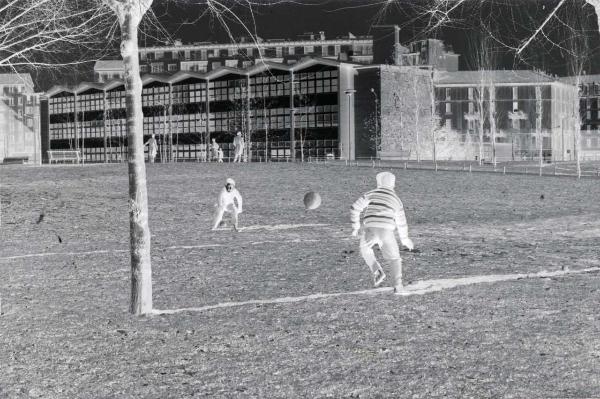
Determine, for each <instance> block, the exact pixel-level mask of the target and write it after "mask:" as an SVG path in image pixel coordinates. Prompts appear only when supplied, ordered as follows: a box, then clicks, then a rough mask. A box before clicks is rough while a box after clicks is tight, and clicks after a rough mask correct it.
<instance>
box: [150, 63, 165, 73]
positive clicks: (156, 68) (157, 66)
mask: <svg viewBox="0 0 600 399" xmlns="http://www.w3.org/2000/svg"><path fill="white" fill-rule="evenodd" d="M151 68H152V69H151V72H152V73H162V72H163V71H164V66H163V63H162V62H160V63H159V62H156V63H154V62H153V63H152V65H151Z"/></svg>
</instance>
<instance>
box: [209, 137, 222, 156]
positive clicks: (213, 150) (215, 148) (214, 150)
mask: <svg viewBox="0 0 600 399" xmlns="http://www.w3.org/2000/svg"><path fill="white" fill-rule="evenodd" d="M219 149H220V147H219V144H218V143H217V141H216V140H215V139H212V143H211V145H210V160H211V161H218V160H219Z"/></svg>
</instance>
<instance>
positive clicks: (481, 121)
mask: <svg viewBox="0 0 600 399" xmlns="http://www.w3.org/2000/svg"><path fill="white" fill-rule="evenodd" d="M484 91H485V88H484V87H483V84H482V85H481V86H480V87H479V99H478V101H477V105H478V106H479V109H478V110H477V111H478V112H477V113H478V114H479V115H478V116H479V165H481V164H483V125H484V122H485V118H484V116H483V99H484V98H485V94H484Z"/></svg>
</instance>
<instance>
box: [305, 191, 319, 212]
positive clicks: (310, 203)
mask: <svg viewBox="0 0 600 399" xmlns="http://www.w3.org/2000/svg"><path fill="white" fill-rule="evenodd" d="M319 206H321V196H320V195H319V193H315V192H314V191H309V192H308V193H306V194H304V207H305V208H306V209H317V208H318V207H319Z"/></svg>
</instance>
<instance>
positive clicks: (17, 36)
mask: <svg viewBox="0 0 600 399" xmlns="http://www.w3.org/2000/svg"><path fill="white" fill-rule="evenodd" d="M110 17H111V15H110V10H108V9H107V8H106V7H99V6H98V1H97V0H80V1H72V0H0V68H4V69H14V70H16V69H23V68H32V67H35V68H42V67H45V68H54V69H55V68H57V67H58V66H65V65H74V64H81V63H84V62H89V61H90V60H91V59H97V58H93V57H98V56H102V51H104V50H105V49H106V48H107V45H106V44H107V43H106V41H107V37H109V38H110V37H111V29H112V26H113V24H112V21H111V18H110Z"/></svg>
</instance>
